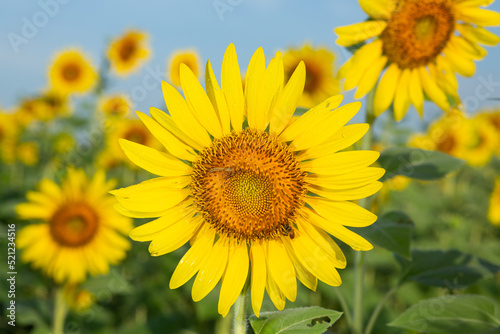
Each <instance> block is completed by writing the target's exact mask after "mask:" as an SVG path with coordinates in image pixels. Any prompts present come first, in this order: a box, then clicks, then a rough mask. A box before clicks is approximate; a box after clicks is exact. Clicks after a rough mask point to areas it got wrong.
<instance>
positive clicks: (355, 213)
mask: <svg viewBox="0 0 500 334" xmlns="http://www.w3.org/2000/svg"><path fill="white" fill-rule="evenodd" d="M306 203H307V204H309V205H310V206H311V207H312V208H313V209H314V211H316V212H317V213H318V214H319V215H320V216H323V217H330V218H331V219H334V220H335V221H336V222H337V223H338V224H341V225H345V226H353V227H365V226H368V225H371V224H373V223H374V222H375V221H376V220H377V216H376V215H374V214H373V213H371V212H370V211H368V210H366V209H364V208H362V207H361V206H359V205H357V204H354V203H352V202H347V201H330V200H327V199H324V198H321V197H307V198H306Z"/></svg>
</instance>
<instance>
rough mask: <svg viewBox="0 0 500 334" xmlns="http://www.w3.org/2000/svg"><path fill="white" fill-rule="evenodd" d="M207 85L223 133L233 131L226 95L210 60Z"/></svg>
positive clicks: (207, 70)
mask: <svg viewBox="0 0 500 334" xmlns="http://www.w3.org/2000/svg"><path fill="white" fill-rule="evenodd" d="M205 87H206V89H207V95H208V98H209V99H210V101H211V102H212V104H213V106H214V108H215V110H216V111H217V113H218V115H219V119H220V123H221V126H222V133H223V134H224V135H227V134H229V133H231V116H230V115H229V109H228V107H227V102H226V97H225V96H224V93H223V92H222V90H221V89H220V87H219V84H218V83H217V79H216V78H215V74H214V70H213V69H212V65H211V64H210V60H208V61H207V66H206V68H205Z"/></svg>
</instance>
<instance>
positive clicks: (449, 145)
mask: <svg viewBox="0 0 500 334" xmlns="http://www.w3.org/2000/svg"><path fill="white" fill-rule="evenodd" d="M456 144H457V143H456V140H455V137H454V136H452V135H451V134H444V135H443V138H441V140H440V141H439V143H437V150H438V151H441V152H445V153H450V152H452V151H453V149H454V148H455V146H456Z"/></svg>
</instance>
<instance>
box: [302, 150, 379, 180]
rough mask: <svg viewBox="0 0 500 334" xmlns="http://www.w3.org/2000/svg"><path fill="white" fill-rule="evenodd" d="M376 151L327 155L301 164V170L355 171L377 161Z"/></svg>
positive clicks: (335, 172) (325, 171) (330, 172)
mask: <svg viewBox="0 0 500 334" xmlns="http://www.w3.org/2000/svg"><path fill="white" fill-rule="evenodd" d="M379 156H380V153H379V152H376V151H348V152H339V153H335V154H331V155H327V156H324V157H321V158H317V159H314V160H310V161H306V162H303V163H302V164H301V167H302V169H303V170H305V171H307V172H310V173H316V174H325V175H340V174H347V173H351V172H355V171H357V170H359V169H361V168H363V167H366V166H369V165H371V164H372V163H374V162H375V161H377V159H378V157H379Z"/></svg>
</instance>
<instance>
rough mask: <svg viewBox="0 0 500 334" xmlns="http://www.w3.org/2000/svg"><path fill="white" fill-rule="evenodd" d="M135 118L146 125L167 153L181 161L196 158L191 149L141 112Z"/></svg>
mask: <svg viewBox="0 0 500 334" xmlns="http://www.w3.org/2000/svg"><path fill="white" fill-rule="evenodd" d="M137 116H139V118H140V119H141V121H142V122H143V123H144V125H146V127H147V128H148V129H149V131H150V132H151V133H152V134H153V136H155V138H156V139H158V141H159V142H160V143H161V144H162V145H163V146H164V147H165V148H166V149H167V151H168V152H169V153H170V154H172V155H174V156H176V157H177V158H179V159H182V160H188V161H194V160H196V159H197V158H198V156H197V155H196V153H194V151H193V149H192V148H191V147H189V146H187V145H186V144H184V143H182V142H181V141H180V140H179V139H177V138H176V137H175V136H174V135H173V134H171V133H170V132H168V130H166V129H165V128H164V127H162V126H161V125H160V124H158V123H157V122H155V121H154V120H153V119H151V118H149V117H148V116H146V115H145V114H143V113H141V112H137Z"/></svg>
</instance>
